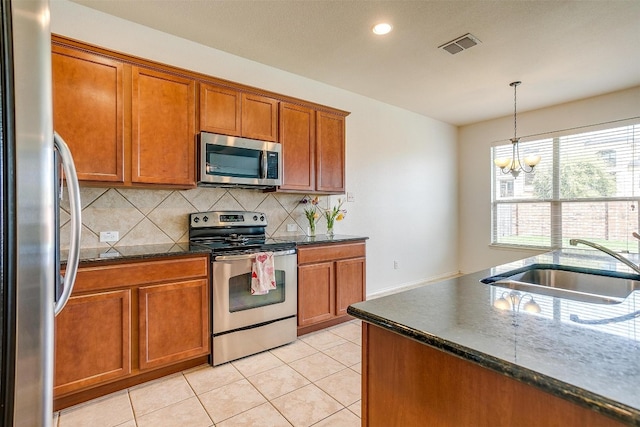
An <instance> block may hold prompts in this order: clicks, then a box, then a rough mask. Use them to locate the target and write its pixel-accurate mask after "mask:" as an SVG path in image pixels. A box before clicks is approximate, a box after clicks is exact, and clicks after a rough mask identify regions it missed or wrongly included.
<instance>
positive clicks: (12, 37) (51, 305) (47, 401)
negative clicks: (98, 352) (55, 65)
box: [0, 0, 81, 426]
mask: <svg viewBox="0 0 640 427" xmlns="http://www.w3.org/2000/svg"><path fill="white" fill-rule="evenodd" d="M0 13H1V19H2V23H1V24H2V28H1V30H2V31H1V34H0V56H1V58H0V74H1V80H2V82H1V85H2V92H1V98H0V109H1V113H2V122H1V125H0V126H1V127H0V145H1V154H0V156H1V159H0V160H1V162H0V163H1V165H0V167H1V169H2V171H1V172H2V175H1V182H0V184H1V185H0V198H1V201H2V210H1V212H0V220H1V221H0V222H1V224H2V239H1V240H0V246H1V247H2V263H1V270H0V275H1V280H2V286H1V288H0V312H1V315H2V316H1V319H2V323H1V324H0V377H1V378H0V379H1V382H0V425H4V426H12V425H13V426H49V425H51V421H52V410H53V364H54V360H53V344H54V337H53V333H54V327H53V326H54V315H55V313H57V312H59V311H60V310H61V309H62V307H64V304H65V302H66V299H68V297H69V295H70V293H71V289H72V285H73V281H74V279H75V271H76V269H77V262H78V244H77V243H78V240H79V238H80V233H79V231H80V226H81V221H80V198H79V193H78V187H77V179H75V178H74V176H75V169H74V166H73V162H72V160H71V155H70V153H69V152H68V149H66V145H65V144H64V142H63V141H62V140H61V139H60V138H59V137H58V136H57V135H55V136H54V132H53V114H52V108H53V107H52V95H51V94H52V88H51V84H52V83H51V32H50V25H49V2H48V0H13V1H10V0H3V1H2V2H1V3H0ZM59 171H61V172H59ZM63 178H64V179H63ZM61 181H66V182H67V186H68V187H69V197H70V200H69V203H70V205H71V206H72V207H71V209H72V210H73V211H74V212H75V214H73V215H72V219H71V225H70V228H71V230H72V237H71V241H72V243H71V244H70V247H69V256H68V261H67V269H66V271H67V273H66V277H65V278H61V277H60V264H59V259H60V250H59V244H58V242H59V238H58V236H59V234H58V233H59V222H58V213H59V207H58V206H59V205H58V195H59V194H61V184H60V183H61Z"/></svg>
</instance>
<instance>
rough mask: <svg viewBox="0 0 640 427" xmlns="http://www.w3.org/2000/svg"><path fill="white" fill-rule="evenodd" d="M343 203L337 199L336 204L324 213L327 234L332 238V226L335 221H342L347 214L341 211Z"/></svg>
mask: <svg viewBox="0 0 640 427" xmlns="http://www.w3.org/2000/svg"><path fill="white" fill-rule="evenodd" d="M343 203H344V201H343V200H342V199H338V204H337V205H335V206H334V207H332V208H331V209H328V210H326V211H324V217H325V218H326V220H327V234H328V235H329V236H333V226H334V225H335V222H336V221H342V220H343V219H344V216H345V215H346V214H347V211H346V210H344V209H342V204H343Z"/></svg>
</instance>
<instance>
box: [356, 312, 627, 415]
mask: <svg viewBox="0 0 640 427" xmlns="http://www.w3.org/2000/svg"><path fill="white" fill-rule="evenodd" d="M362 327H363V336H362V340H363V341H362V351H363V364H362V387H363V395H362V425H363V426H368V427H376V426H384V427H393V426H398V427H413V426H416V427H417V426H427V425H428V426H434V427H449V426H451V427H454V426H455V427H457V426H478V427H483V426H486V427H501V426H504V427H512V426H563V427H574V426H575V427H614V426H622V425H623V424H621V423H619V422H617V421H615V420H613V419H611V418H608V417H606V416H604V415H602V414H600V413H598V412H595V411H592V410H590V409H588V408H585V407H582V406H579V405H577V404H575V403H573V402H570V401H568V400H565V399H562V398H559V397H557V396H554V395H552V394H549V393H546V392H544V391H542V390H541V389H539V388H537V387H534V386H531V385H528V384H525V383H523V382H520V381H517V380H515V379H512V378H509V377H507V376H505V375H502V374H500V373H497V372H495V371H492V370H490V369H487V368H484V367H482V366H479V365H477V364H475V363H471V362H469V361H466V360H464V359H461V358H459V357H456V356H453V355H451V354H448V353H445V352H443V351H441V350H438V349H435V348H433V347H430V346H427V345H424V344H421V343H419V342H417V341H413V340H411V339H409V338H406V337H403V336H401V335H399V334H396V333H394V332H390V331H388V330H385V329H383V328H380V327H378V326H374V325H369V324H367V323H363V326H362Z"/></svg>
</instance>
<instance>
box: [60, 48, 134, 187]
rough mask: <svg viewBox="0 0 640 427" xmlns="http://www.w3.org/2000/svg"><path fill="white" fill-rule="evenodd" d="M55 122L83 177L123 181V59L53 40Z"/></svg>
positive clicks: (80, 175)
mask: <svg viewBox="0 0 640 427" xmlns="http://www.w3.org/2000/svg"><path fill="white" fill-rule="evenodd" d="M51 63H52V72H53V125H54V128H55V130H56V131H57V132H58V133H59V134H60V136H62V138H63V139H64V140H65V141H66V142H67V144H68V145H69V148H70V149H71V152H72V153H73V160H74V162H75V166H76V171H77V172H78V179H80V180H82V181H105V182H113V183H117V182H119V183H123V182H124V99H125V92H124V64H123V63H122V62H120V61H116V60H113V59H108V58H105V57H103V56H99V55H95V54H92V53H88V52H85V51H80V50H76V49H71V48H68V47H63V46H56V45H54V46H53V51H52V57H51Z"/></svg>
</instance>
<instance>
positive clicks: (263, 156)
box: [260, 150, 268, 179]
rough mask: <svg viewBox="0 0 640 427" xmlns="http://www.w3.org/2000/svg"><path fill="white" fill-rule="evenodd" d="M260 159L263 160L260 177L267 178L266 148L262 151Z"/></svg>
mask: <svg viewBox="0 0 640 427" xmlns="http://www.w3.org/2000/svg"><path fill="white" fill-rule="evenodd" d="M260 160H261V167H262V169H261V171H260V178H262V179H266V178H267V166H268V165H267V151H266V150H262V152H261V153H260Z"/></svg>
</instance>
